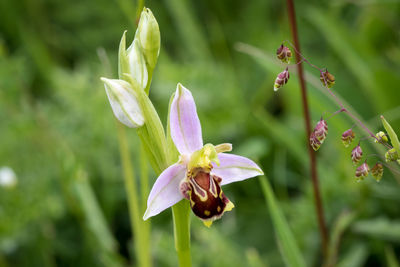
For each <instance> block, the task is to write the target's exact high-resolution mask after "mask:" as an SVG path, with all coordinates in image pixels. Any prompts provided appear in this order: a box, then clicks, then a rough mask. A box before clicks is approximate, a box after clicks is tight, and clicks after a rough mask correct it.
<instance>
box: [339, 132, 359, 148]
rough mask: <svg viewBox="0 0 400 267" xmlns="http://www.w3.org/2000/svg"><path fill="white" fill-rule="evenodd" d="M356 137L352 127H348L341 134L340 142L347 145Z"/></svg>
mask: <svg viewBox="0 0 400 267" xmlns="http://www.w3.org/2000/svg"><path fill="white" fill-rule="evenodd" d="M355 137H356V134H355V133H354V132H353V130H352V129H348V130H347V131H345V132H344V133H343V134H342V143H343V145H344V146H345V147H348V146H349V145H350V144H351V143H352V142H353V140H354V138H355Z"/></svg>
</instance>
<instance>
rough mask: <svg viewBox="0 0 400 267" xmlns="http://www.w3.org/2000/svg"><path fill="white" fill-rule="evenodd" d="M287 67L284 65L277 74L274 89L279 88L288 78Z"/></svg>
mask: <svg viewBox="0 0 400 267" xmlns="http://www.w3.org/2000/svg"><path fill="white" fill-rule="evenodd" d="M289 77H290V75H289V69H288V68H287V67H286V69H285V70H284V71H282V72H281V73H279V74H278V76H277V77H276V80H275V84H274V91H278V89H279V88H281V87H282V86H284V85H285V84H286V83H287V82H288V80H289Z"/></svg>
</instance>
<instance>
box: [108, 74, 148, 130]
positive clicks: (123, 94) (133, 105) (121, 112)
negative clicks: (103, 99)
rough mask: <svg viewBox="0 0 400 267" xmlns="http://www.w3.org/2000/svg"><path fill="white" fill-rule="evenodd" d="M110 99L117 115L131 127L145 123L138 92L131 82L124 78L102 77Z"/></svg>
mask: <svg viewBox="0 0 400 267" xmlns="http://www.w3.org/2000/svg"><path fill="white" fill-rule="evenodd" d="M101 80H102V81H103V82H104V87H105V89H106V93H107V96H108V100H109V101H110V104H111V108H112V110H113V112H114V115H115V117H117V119H118V120H119V121H120V122H122V123H123V124H125V125H126V126H128V127H131V128H137V127H140V126H142V125H143V124H144V117H143V114H142V111H141V109H140V106H139V103H138V101H137V98H136V94H135V92H134V91H133V89H132V87H131V86H130V84H129V83H128V82H126V81H123V80H113V79H106V78H101Z"/></svg>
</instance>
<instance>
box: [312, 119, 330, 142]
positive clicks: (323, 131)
mask: <svg viewBox="0 0 400 267" xmlns="http://www.w3.org/2000/svg"><path fill="white" fill-rule="evenodd" d="M314 133H315V137H316V138H317V139H318V140H319V141H320V142H321V144H322V143H323V142H324V140H325V138H326V135H327V134H328V124H327V123H326V121H325V120H324V119H322V118H321V119H320V120H319V122H318V123H317V125H316V126H315V128H314Z"/></svg>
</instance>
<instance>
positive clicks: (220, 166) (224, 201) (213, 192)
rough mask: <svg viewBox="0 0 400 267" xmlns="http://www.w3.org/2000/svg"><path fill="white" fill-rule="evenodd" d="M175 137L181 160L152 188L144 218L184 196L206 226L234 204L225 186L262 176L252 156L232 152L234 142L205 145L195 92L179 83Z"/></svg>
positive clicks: (173, 109)
mask: <svg viewBox="0 0 400 267" xmlns="http://www.w3.org/2000/svg"><path fill="white" fill-rule="evenodd" d="M169 116H170V118H169V120H170V131H171V132H170V133H171V138H172V140H173V142H174V144H175V146H176V148H177V150H178V152H179V154H180V156H179V160H178V162H176V163H175V164H172V165H171V166H169V167H168V168H167V169H165V170H164V171H163V172H162V173H161V175H160V176H159V177H158V178H157V180H156V182H155V184H154V186H153V188H152V189H151V192H150V195H149V198H148V201H147V210H146V212H145V214H144V217H143V219H144V220H147V219H148V218H150V217H152V216H154V215H157V214H159V213H160V212H162V211H163V210H165V209H167V208H169V207H171V206H173V205H174V204H176V203H177V202H179V201H180V200H182V199H183V198H186V199H188V200H189V201H190V207H191V209H192V211H193V212H194V214H195V215H196V216H197V217H199V218H200V219H201V220H203V222H204V224H205V225H206V226H208V227H209V226H210V225H211V224H212V222H213V221H214V220H216V219H219V218H220V217H221V216H222V215H223V214H224V212H226V211H230V210H231V209H232V208H233V207H234V205H233V203H232V202H231V201H230V200H229V199H228V198H227V197H226V196H225V194H224V193H223V191H222V189H221V186H222V185H226V184H230V183H233V182H238V181H242V180H245V179H248V178H251V177H254V176H257V175H262V174H263V172H262V170H261V169H260V167H258V166H257V164H255V163H254V162H253V161H251V160H250V159H248V158H245V157H241V156H238V155H234V154H228V153H225V152H229V151H231V150H232V145H231V144H220V145H216V146H214V145H212V144H206V145H203V138H202V131H201V125H200V120H199V117H198V116H197V112H196V104H195V102H194V99H193V96H192V94H191V92H190V91H189V90H188V89H186V88H185V87H183V86H182V85H181V84H178V86H177V89H176V92H175V96H174V98H173V101H172V103H171V109H170V115H169Z"/></svg>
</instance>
